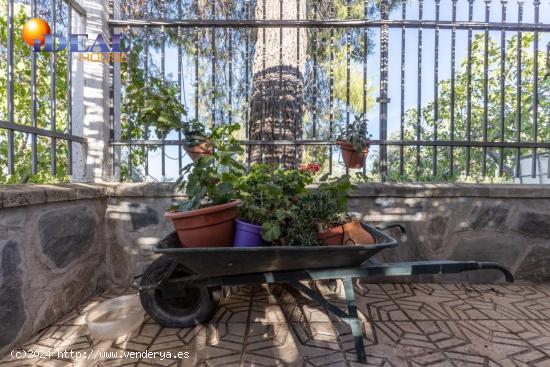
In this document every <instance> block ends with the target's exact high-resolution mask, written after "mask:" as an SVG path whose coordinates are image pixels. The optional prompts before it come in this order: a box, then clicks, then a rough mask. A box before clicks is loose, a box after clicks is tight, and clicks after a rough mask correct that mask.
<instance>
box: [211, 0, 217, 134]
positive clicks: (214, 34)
mask: <svg viewBox="0 0 550 367" xmlns="http://www.w3.org/2000/svg"><path fill="white" fill-rule="evenodd" d="M212 19H216V0H212ZM211 40H212V45H211V47H212V50H211V52H212V102H211V103H212V127H213V128H214V127H216V59H217V55H216V28H215V27H212V39H211Z"/></svg>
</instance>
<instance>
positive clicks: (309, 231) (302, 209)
mask: <svg viewBox="0 0 550 367" xmlns="http://www.w3.org/2000/svg"><path fill="white" fill-rule="evenodd" d="M353 187H354V185H353V184H352V183H351V180H350V176H348V175H344V176H341V177H338V178H328V177H327V176H325V177H322V178H321V183H320V184H319V187H318V188H317V189H312V190H308V191H305V192H304V193H303V194H301V195H300V196H299V197H298V200H296V202H295V205H294V206H293V207H292V209H291V210H290V213H289V216H288V223H287V229H286V234H285V238H284V242H285V244H286V245H289V246H315V245H318V244H319V241H318V239H317V233H319V232H323V231H326V230H328V229H330V228H332V227H335V226H337V225H342V224H345V223H348V222H349V221H350V220H351V217H350V216H349V215H348V214H347V213H346V210H347V203H348V198H347V194H348V192H349V190H350V189H352V188H353Z"/></svg>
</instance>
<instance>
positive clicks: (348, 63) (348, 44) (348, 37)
mask: <svg viewBox="0 0 550 367" xmlns="http://www.w3.org/2000/svg"><path fill="white" fill-rule="evenodd" d="M346 18H347V19H351V0H347V1H346ZM350 49H351V29H350V28H347V29H346V131H349V122H350V120H349V119H350V111H349V108H350V106H349V104H350V72H351V70H350V67H351V59H350ZM348 173H349V168H348V167H347V166H346V174H348Z"/></svg>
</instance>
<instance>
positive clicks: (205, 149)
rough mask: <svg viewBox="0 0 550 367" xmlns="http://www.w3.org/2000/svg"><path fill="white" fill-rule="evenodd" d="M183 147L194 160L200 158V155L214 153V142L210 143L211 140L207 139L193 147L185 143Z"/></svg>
mask: <svg viewBox="0 0 550 367" xmlns="http://www.w3.org/2000/svg"><path fill="white" fill-rule="evenodd" d="M183 149H185V151H186V152H187V154H188V155H189V157H190V158H191V159H192V160H193V162H194V161H196V160H197V159H199V158H200V157H205V156H207V155H212V153H213V149H212V144H210V141H209V140H205V141H203V142H202V143H200V144H198V145H195V146H192V147H188V146H185V145H184V146H183Z"/></svg>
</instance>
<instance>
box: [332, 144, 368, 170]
mask: <svg viewBox="0 0 550 367" xmlns="http://www.w3.org/2000/svg"><path fill="white" fill-rule="evenodd" d="M337 143H338V145H339V146H340V149H341V151H342V159H343V160H344V164H345V165H346V167H347V168H363V166H364V164H365V159H366V158H367V155H368V154H369V147H368V146H367V147H365V149H363V150H362V151H361V152H358V151H356V150H355V148H354V147H353V145H351V143H348V142H347V141H342V140H338V142H337Z"/></svg>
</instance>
